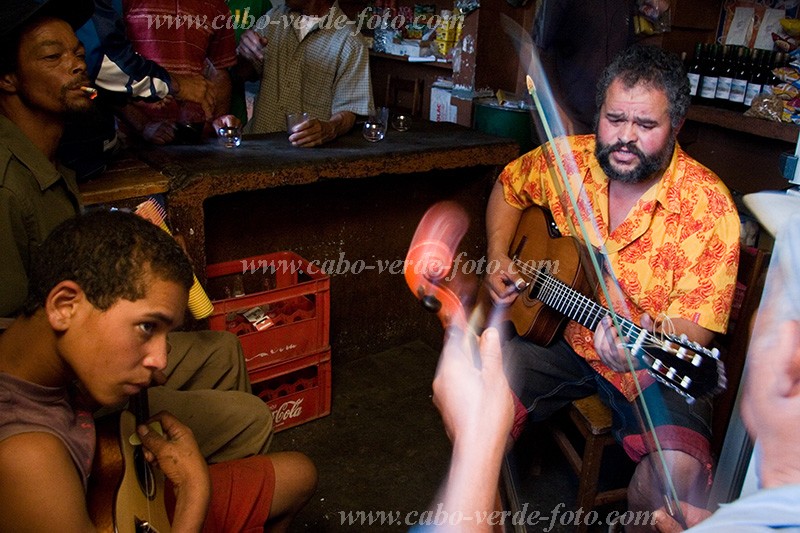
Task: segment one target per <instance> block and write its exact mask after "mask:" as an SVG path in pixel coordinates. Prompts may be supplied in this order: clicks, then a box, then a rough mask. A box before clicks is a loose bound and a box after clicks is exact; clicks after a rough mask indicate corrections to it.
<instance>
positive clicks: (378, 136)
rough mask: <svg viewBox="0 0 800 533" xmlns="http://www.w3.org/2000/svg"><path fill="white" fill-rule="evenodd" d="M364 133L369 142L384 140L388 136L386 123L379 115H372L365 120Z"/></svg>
mask: <svg viewBox="0 0 800 533" xmlns="http://www.w3.org/2000/svg"><path fill="white" fill-rule="evenodd" d="M363 134H364V138H365V139H366V140H368V141H369V142H372V143H376V142H378V141H382V140H383V138H384V137H385V136H386V124H385V123H383V122H381V120H380V118H379V117H377V116H375V115H370V116H369V118H367V121H366V122H364V130H363Z"/></svg>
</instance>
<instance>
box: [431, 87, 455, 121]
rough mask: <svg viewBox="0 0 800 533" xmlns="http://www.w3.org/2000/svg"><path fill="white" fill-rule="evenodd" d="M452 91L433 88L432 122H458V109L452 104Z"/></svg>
mask: <svg viewBox="0 0 800 533" xmlns="http://www.w3.org/2000/svg"><path fill="white" fill-rule="evenodd" d="M450 95H451V92H450V89H447V88H444V87H437V86H435V85H434V86H432V87H431V112H430V120H431V122H453V123H457V122H458V108H457V107H456V106H454V105H453V104H451V103H450Z"/></svg>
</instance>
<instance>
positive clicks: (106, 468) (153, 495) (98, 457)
mask: <svg viewBox="0 0 800 533" xmlns="http://www.w3.org/2000/svg"><path fill="white" fill-rule="evenodd" d="M148 411H149V408H148V403H147V390H146V389H145V390H143V391H142V392H140V393H139V394H137V395H136V396H133V397H131V400H130V403H129V406H128V409H126V410H124V411H122V412H120V413H116V414H113V415H108V416H106V417H104V418H101V419H100V420H98V422H97V449H96V451H95V457H94V463H93V465H92V474H91V477H90V478H89V491H88V495H87V504H88V509H89V516H90V517H91V519H92V522H93V523H94V525H95V527H96V528H97V530H98V531H102V532H108V533H115V532H116V533H165V532H169V531H170V530H171V526H170V522H169V518H168V516H167V510H166V507H165V506H164V474H163V473H162V472H161V471H160V470H158V469H157V468H154V467H153V466H151V465H150V463H148V462H147V460H146V459H145V457H144V452H143V451H142V446H141V445H140V444H138V434H137V433H136V426H137V424H142V423H144V422H145V421H146V420H147V419H148V417H149V415H148ZM132 436H135V437H134V438H133V439H132V438H131V437H132ZM134 442H137V444H134Z"/></svg>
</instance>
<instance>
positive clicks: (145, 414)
mask: <svg viewBox="0 0 800 533" xmlns="http://www.w3.org/2000/svg"><path fill="white" fill-rule="evenodd" d="M128 410H129V411H130V412H131V413H133V416H134V417H136V423H137V424H144V423H145V422H147V419H148V418H150V404H149V402H148V400H147V389H144V390H142V391H141V392H139V393H138V394H135V395H133V396H131V398H130V401H129V402H128Z"/></svg>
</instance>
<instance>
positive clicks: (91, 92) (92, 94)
mask: <svg viewBox="0 0 800 533" xmlns="http://www.w3.org/2000/svg"><path fill="white" fill-rule="evenodd" d="M81 91H83V92H84V94H86V96H88V97H89V100H94V99H95V98H97V89H95V88H94V87H87V86H86V85H82V86H81Z"/></svg>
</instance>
